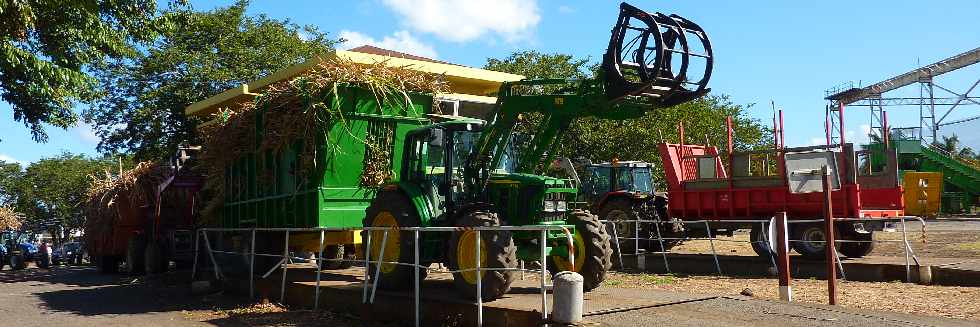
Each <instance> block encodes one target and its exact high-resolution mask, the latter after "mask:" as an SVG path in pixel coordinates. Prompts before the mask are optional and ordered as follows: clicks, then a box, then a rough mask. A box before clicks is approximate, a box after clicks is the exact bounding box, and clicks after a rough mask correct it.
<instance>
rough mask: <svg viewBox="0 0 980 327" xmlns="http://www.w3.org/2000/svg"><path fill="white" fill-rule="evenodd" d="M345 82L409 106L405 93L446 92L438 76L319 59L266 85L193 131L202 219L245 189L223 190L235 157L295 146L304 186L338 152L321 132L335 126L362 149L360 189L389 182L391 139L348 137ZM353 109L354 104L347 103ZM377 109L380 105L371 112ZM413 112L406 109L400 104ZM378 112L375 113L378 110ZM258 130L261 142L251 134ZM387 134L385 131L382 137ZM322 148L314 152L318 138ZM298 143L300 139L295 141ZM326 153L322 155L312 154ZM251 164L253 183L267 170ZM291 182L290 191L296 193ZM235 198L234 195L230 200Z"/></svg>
mask: <svg viewBox="0 0 980 327" xmlns="http://www.w3.org/2000/svg"><path fill="white" fill-rule="evenodd" d="M344 85H350V86H355V87H360V88H364V89H367V90H370V91H371V92H372V93H373V95H374V97H375V101H376V103H377V104H386V105H392V104H406V103H410V100H409V93H430V94H431V93H442V92H445V91H446V90H447V86H446V84H445V82H444V79H443V78H441V77H440V76H438V75H433V74H429V73H424V72H419V71H414V70H410V69H407V68H406V67H395V66H389V65H387V63H386V62H378V63H374V64H359V63H355V62H353V61H350V60H347V59H343V58H334V59H330V60H323V61H321V62H320V63H319V64H318V65H317V66H315V67H314V68H312V69H311V70H310V71H309V72H308V73H306V74H303V75H300V76H297V77H294V78H291V79H289V80H286V81H282V82H278V83H275V84H272V85H270V86H269V87H268V88H267V89H266V90H265V91H264V92H263V93H262V94H261V95H260V96H258V97H257V98H256V99H255V101H253V102H249V103H246V104H243V105H242V106H241V107H240V108H237V109H228V108H224V109H221V110H219V111H218V112H217V113H216V114H215V116H214V117H213V119H212V121H211V122H209V123H208V124H206V125H204V126H203V127H201V128H200V129H199V131H200V132H201V136H202V138H203V139H204V147H203V151H202V153H201V158H202V160H201V163H202V164H203V166H204V167H203V170H204V173H205V174H206V176H208V179H207V181H206V182H205V186H204V188H205V190H206V191H208V192H209V193H210V194H213V195H214V196H212V197H211V200H210V202H209V203H208V204H207V205H206V207H205V209H204V210H203V216H204V217H213V216H215V215H213V213H214V212H215V210H216V209H217V208H220V207H221V205H222V203H223V200H224V199H225V197H226V196H228V195H230V194H226V193H225V192H229V190H231V189H234V190H244V189H246V188H245V187H242V186H244V185H238V187H231V186H229V185H224V183H225V181H224V177H225V170H226V169H227V168H228V167H230V166H231V165H232V164H233V163H234V162H235V161H236V160H237V159H239V158H242V157H243V156H245V155H247V154H249V153H256V154H258V153H268V152H267V151H269V152H272V153H282V151H284V150H285V149H287V147H291V146H294V145H295V144H299V146H300V148H299V151H298V152H299V155H298V160H297V164H296V167H295V174H296V176H297V180H298V183H303V182H304V181H305V180H306V177H309V176H310V175H311V173H313V172H314V171H315V170H316V168H317V164H318V163H317V158H318V156H320V157H322V158H327V160H329V158H330V157H331V156H332V155H334V154H337V153H339V152H340V150H339V149H338V146H337V144H334V142H331V141H332V140H330V138H329V135H328V132H329V131H330V129H331V128H333V127H334V126H335V125H336V124H340V126H343V127H345V128H347V129H348V133H347V134H348V136H352V137H353V138H354V139H357V140H358V141H360V142H363V143H364V144H365V145H366V146H367V151H365V162H364V170H363V172H362V176H361V184H362V186H364V187H377V186H380V185H381V184H382V183H384V181H387V180H390V178H391V177H392V174H393V172H392V171H391V167H390V166H391V165H390V161H391V151H390V149H387V148H390V140H389V141H384V140H377V139H375V138H372V137H365V138H360V137H357V136H354V133H351V132H350V130H349V126H348V124H346V119H345V116H347V115H348V114H350V113H349V112H345V110H349V109H342V108H344V106H343V105H342V102H343V101H344V99H343V98H342V97H341V96H340V95H339V94H338V87H341V86H344ZM347 107H353V106H347ZM381 107H382V106H381V105H379V106H378V108H381ZM401 107H402V108H404V109H405V110H413V109H411V108H413V107H412V106H410V105H403V106H401ZM258 110H262V120H261V122H262V126H256V122H257V119H256V111H258ZM378 114H380V112H378ZM257 128H258V129H259V130H261V131H262V133H261V138H260V139H261V140H257V138H256V129H257ZM381 134H382V135H387V136H388V138H390V136H391V131H388V132H387V133H381ZM317 139H319V140H321V143H322V144H319V146H321V148H320V149H318V144H317V141H315V140H317ZM297 141H300V142H297ZM323 149H325V150H326V151H327V153H321V154H318V153H317V151H322V150H323ZM256 161H257V166H258V167H257V169H256V170H257V172H256V176H257V178H258V180H259V183H260V184H265V183H264V182H265V181H268V180H270V179H271V175H272V171H271V167H264V164H265V163H264V161H265V160H256ZM303 188H304V186H303V185H296V189H297V190H300V189H303ZM232 196H233V197H234V195H232Z"/></svg>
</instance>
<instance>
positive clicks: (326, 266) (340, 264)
mask: <svg viewBox="0 0 980 327" xmlns="http://www.w3.org/2000/svg"><path fill="white" fill-rule="evenodd" d="M389 237H390V236H389ZM347 250H348V249H347V247H346V246H344V245H343V244H340V245H327V246H326V247H324V248H323V259H324V261H322V262H320V269H323V270H337V269H347V268H350V267H351V266H352V265H353V262H351V261H340V260H350V259H352V258H351V256H350V255H348V253H347ZM351 252H353V249H351ZM351 255H353V253H351ZM326 260H332V261H326Z"/></svg>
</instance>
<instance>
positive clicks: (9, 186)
mask: <svg viewBox="0 0 980 327" xmlns="http://www.w3.org/2000/svg"><path fill="white" fill-rule="evenodd" d="M23 176H24V171H23V170H22V169H21V168H20V164H19V163H16V162H5V161H3V160H0V207H2V206H7V205H12V204H14V203H15V202H16V201H17V187H18V185H19V184H20V182H21V180H22V179H23Z"/></svg>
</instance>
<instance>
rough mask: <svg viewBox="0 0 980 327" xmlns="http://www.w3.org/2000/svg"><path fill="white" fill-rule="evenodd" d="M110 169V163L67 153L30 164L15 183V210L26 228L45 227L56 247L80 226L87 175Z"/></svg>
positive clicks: (111, 166)
mask: <svg viewBox="0 0 980 327" xmlns="http://www.w3.org/2000/svg"><path fill="white" fill-rule="evenodd" d="M113 166H114V165H113V164H112V162H111V161H107V160H99V159H92V158H88V157H86V156H83V155H78V154H71V153H62V154H61V155H59V156H57V157H52V158H44V159H41V160H38V161H36V162H33V163H31V164H30V165H29V166H27V169H25V170H24V172H23V174H22V175H21V176H20V180H19V182H17V183H16V187H15V188H16V190H17V193H18V196H17V200H16V206H15V208H16V209H17V211H18V212H20V213H23V214H24V216H25V224H26V227H28V228H31V229H39V228H42V227H43V228H46V229H47V230H48V231H49V232H51V235H52V236H55V243H56V244H60V243H61V241H62V240H63V239H64V238H65V237H66V236H67V235H69V233H71V232H72V231H77V230H79V229H81V227H82V223H83V222H84V216H83V212H82V206H81V203H82V202H83V201H84V199H85V193H86V192H87V190H88V186H89V182H90V180H91V179H90V178H89V176H90V175H93V174H102V173H103V170H105V169H111V168H113ZM57 227H62V228H61V229H59V228H57ZM59 232H61V233H59Z"/></svg>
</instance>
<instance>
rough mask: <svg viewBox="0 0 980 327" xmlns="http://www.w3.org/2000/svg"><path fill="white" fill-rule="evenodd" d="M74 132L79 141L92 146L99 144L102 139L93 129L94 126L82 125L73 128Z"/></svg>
mask: <svg viewBox="0 0 980 327" xmlns="http://www.w3.org/2000/svg"><path fill="white" fill-rule="evenodd" d="M72 131H73V132H74V133H75V135H77V136H78V138H79V139H81V140H82V141H85V142H87V143H91V144H99V141H101V140H102V139H100V138H99V136H98V135H96V134H95V130H93V129H92V125H89V124H85V123H81V124H78V125H76V126H75V127H73V128H72Z"/></svg>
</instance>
